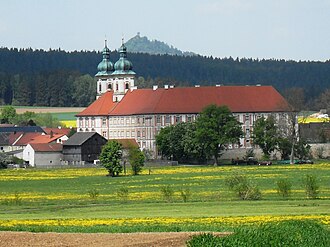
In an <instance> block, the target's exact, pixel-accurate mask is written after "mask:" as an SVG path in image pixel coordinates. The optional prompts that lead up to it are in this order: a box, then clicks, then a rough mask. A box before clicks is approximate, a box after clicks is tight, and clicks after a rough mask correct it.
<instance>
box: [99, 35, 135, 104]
mask: <svg viewBox="0 0 330 247" xmlns="http://www.w3.org/2000/svg"><path fill="white" fill-rule="evenodd" d="M102 54H103V60H102V61H101V62H100V63H99V65H98V66H97V69H98V72H97V74H96V75H95V77H96V78H97V79H98V80H97V96H96V99H98V98H99V97H100V96H101V95H102V94H104V93H105V92H107V91H112V92H113V101H114V102H118V101H120V100H121V99H122V98H123V97H124V95H125V94H126V92H127V91H128V90H132V89H134V88H135V86H134V83H135V72H134V71H133V70H132V69H133V65H132V63H131V61H129V60H128V59H127V49H126V46H125V45H124V41H123V40H122V45H121V47H120V48H119V56H120V57H119V60H118V61H117V62H116V63H115V65H113V63H111V61H110V50H109V48H108V47H107V42H106V41H105V47H104V49H103V51H102Z"/></svg>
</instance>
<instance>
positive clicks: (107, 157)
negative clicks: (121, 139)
mask: <svg viewBox="0 0 330 247" xmlns="http://www.w3.org/2000/svg"><path fill="white" fill-rule="evenodd" d="M121 157H122V146H121V144H120V143H118V142H117V141H116V140H110V141H108V142H107V144H105V145H104V146H103V148H102V151H101V154H100V157H99V158H100V162H101V164H102V166H104V167H105V168H106V169H107V170H108V172H109V176H111V177H116V176H118V175H119V173H121V172H122V171H123V167H122V165H121V164H120V161H121Z"/></svg>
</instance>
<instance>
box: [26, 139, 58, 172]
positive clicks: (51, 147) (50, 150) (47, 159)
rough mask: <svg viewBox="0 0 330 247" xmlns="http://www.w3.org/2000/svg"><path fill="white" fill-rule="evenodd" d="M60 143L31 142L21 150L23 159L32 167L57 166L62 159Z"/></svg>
mask: <svg viewBox="0 0 330 247" xmlns="http://www.w3.org/2000/svg"><path fill="white" fill-rule="evenodd" d="M62 149H63V146H62V144H59V143H31V144H28V145H27V146H26V147H25V148H24V150H23V159H24V160H25V161H26V164H28V165H30V166H33V167H47V166H59V165H61V161H62V159H63V155H62Z"/></svg>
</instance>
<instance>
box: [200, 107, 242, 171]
mask: <svg viewBox="0 0 330 247" xmlns="http://www.w3.org/2000/svg"><path fill="white" fill-rule="evenodd" d="M242 135H243V131H242V128H241V126H240V123H239V122H238V121H237V120H236V118H235V117H234V116H233V115H232V113H231V111H230V110H229V108H228V107H227V106H216V105H210V106H207V107H206V108H205V109H204V110H203V111H202V112H201V114H200V116H199V117H198V118H197V120H196V138H197V140H198V142H199V143H200V144H201V145H202V146H203V150H204V151H205V152H206V154H207V155H208V156H209V157H213V158H214V160H215V165H218V163H219V161H218V159H219V157H220V155H221V150H223V149H224V148H225V146H226V145H228V144H234V143H238V142H239V138H240V137H241V136H242Z"/></svg>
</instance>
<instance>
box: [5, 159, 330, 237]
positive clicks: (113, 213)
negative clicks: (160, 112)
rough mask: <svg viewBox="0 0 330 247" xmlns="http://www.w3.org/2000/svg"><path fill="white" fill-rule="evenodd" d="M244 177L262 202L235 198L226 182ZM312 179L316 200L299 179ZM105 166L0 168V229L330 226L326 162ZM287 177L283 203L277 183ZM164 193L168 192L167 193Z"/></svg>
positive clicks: (329, 173)
mask: <svg viewBox="0 0 330 247" xmlns="http://www.w3.org/2000/svg"><path fill="white" fill-rule="evenodd" d="M237 174H239V175H244V176H246V177H247V178H248V179H249V181H250V182H251V183H253V184H254V185H255V186H257V187H258V188H259V189H260V191H261V199H260V200H254V201H253V200H251V201H249V200H240V199H239V198H238V197H237V196H236V194H235V193H233V192H232V191H231V190H229V188H228V187H227V186H226V183H225V180H226V178H228V177H230V176H233V175H237ZM306 174H309V175H313V176H315V177H316V179H317V183H318V185H319V193H318V195H317V198H316V199H308V198H307V197H306V193H305V189H304V185H303V179H304V177H305V176H306ZM106 175H107V171H106V170H105V169H104V168H100V167H95V168H72V169H70V168H68V169H51V170H46V169H18V170H9V169H8V170H0V196H1V197H0V212H1V213H0V229H2V230H30V231H73V232H75V231H78V232H95V231H103V232H128V231H173V230H175V231H183V230H190V231H194V230H205V231H206V230H212V231H219V230H228V229H233V227H235V226H237V225H245V224H252V225H255V224H259V223H260V222H272V221H285V220H313V221H318V222H319V223H321V224H323V225H326V226H329V224H330V217H329V211H330V210H329V208H330V163H320V164H314V165H273V166H219V167H214V166H167V167H159V166H153V165H152V164H151V165H148V167H145V168H144V170H143V172H142V174H140V175H138V176H132V175H131V174H130V172H129V171H127V174H126V175H124V174H123V175H122V176H119V177H115V178H113V177H108V176H106ZM281 178H286V179H287V180H288V181H290V182H291V184H292V190H291V194H290V195H289V197H288V198H283V197H281V196H280V195H278V193H277V185H276V182H277V181H278V180H279V179H281ZM166 192H167V194H166Z"/></svg>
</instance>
